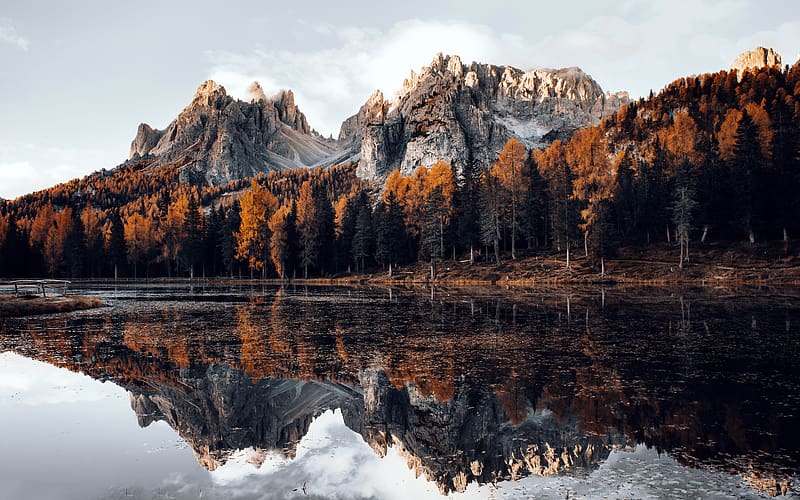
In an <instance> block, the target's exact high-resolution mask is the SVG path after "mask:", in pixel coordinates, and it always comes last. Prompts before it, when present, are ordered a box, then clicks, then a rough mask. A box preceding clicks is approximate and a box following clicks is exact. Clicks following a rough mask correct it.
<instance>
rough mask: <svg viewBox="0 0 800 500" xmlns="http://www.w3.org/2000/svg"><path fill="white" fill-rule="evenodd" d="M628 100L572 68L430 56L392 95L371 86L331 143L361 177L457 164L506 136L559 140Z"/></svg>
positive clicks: (495, 147)
mask: <svg viewBox="0 0 800 500" xmlns="http://www.w3.org/2000/svg"><path fill="white" fill-rule="evenodd" d="M628 102H630V99H629V97H628V95H627V93H624V92H620V93H617V94H610V93H604V92H603V90H602V89H601V88H600V85H598V84H597V82H595V81H594V80H593V79H592V78H591V77H590V76H589V75H587V74H586V73H584V72H583V71H582V70H581V69H580V68H575V67H573V68H565V69H558V70H552V69H534V70H530V71H522V70H520V69H517V68H513V67H510V66H505V67H500V66H494V65H491V64H479V63H475V62H473V63H471V64H469V65H465V64H463V63H462V62H461V59H460V58H459V57H458V56H442V55H441V54H438V55H437V56H436V57H435V58H434V59H433V61H432V62H431V64H430V66H428V67H424V68H422V70H421V72H420V73H419V74H416V73H414V72H413V71H412V72H411V76H410V77H409V78H408V79H406V80H405V81H404V83H403V90H402V91H401V92H400V93H399V94H398V95H397V98H396V99H395V100H394V101H391V102H390V101H388V100H386V99H385V98H384V96H383V94H382V93H381V92H380V91H377V92H375V93H374V94H373V95H372V96H371V97H370V98H369V99H368V100H367V102H366V103H365V104H364V105H363V106H362V107H361V109H360V110H359V112H358V113H357V114H356V115H354V116H352V117H350V118H348V119H347V120H345V122H344V123H343V124H342V128H341V130H340V133H339V141H340V142H341V143H343V145H345V147H348V148H350V149H351V151H353V153H354V154H355V155H356V157H357V158H360V159H359V168H358V173H359V175H360V176H361V177H364V178H368V179H374V178H381V177H384V176H385V175H386V174H388V173H389V172H390V171H391V170H394V169H400V170H401V171H402V172H403V173H404V174H407V173H409V172H410V171H411V170H413V169H414V168H415V167H416V166H418V165H431V164H433V163H435V162H436V161H439V160H444V161H447V162H449V163H450V164H452V165H453V166H454V167H455V168H456V169H459V168H460V167H462V166H463V165H464V164H465V163H466V162H467V161H471V160H476V161H478V162H481V163H484V164H485V163H491V162H493V161H494V160H495V158H496V157H497V154H498V153H499V151H500V149H502V147H503V145H504V144H505V143H506V141H507V140H508V139H509V138H510V137H516V138H518V139H520V140H522V141H523V142H524V143H525V144H526V145H527V146H529V147H539V146H546V145H548V144H549V143H551V142H552V141H553V140H555V139H567V138H569V137H570V136H571V135H572V133H573V132H574V131H575V130H577V129H579V128H582V127H585V126H588V125H593V124H597V123H598V122H599V121H600V120H601V119H602V118H604V117H606V116H609V115H611V114H613V113H615V112H616V111H618V110H619V109H620V108H621V106H622V105H623V104H626V103H628Z"/></svg>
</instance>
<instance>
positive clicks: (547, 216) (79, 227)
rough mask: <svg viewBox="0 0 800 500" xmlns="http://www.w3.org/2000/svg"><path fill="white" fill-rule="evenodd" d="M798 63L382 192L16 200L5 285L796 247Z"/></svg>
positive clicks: (260, 188)
mask: <svg viewBox="0 0 800 500" xmlns="http://www.w3.org/2000/svg"><path fill="white" fill-rule="evenodd" d="M798 124H800V66H799V65H795V66H794V67H793V68H791V69H789V68H788V67H786V68H785V69H775V68H765V69H761V70H757V71H747V72H743V73H737V72H736V71H731V72H725V71H723V72H719V73H715V74H708V75H702V76H696V77H689V78H684V79H680V80H677V81H675V82H673V83H672V84H670V85H669V86H667V87H666V88H665V89H663V90H662V91H661V92H660V93H659V94H658V95H650V96H649V97H648V98H647V99H640V100H638V101H636V102H633V103H631V104H629V105H627V106H624V107H623V108H622V109H621V110H620V111H619V112H618V113H616V114H615V115H613V116H610V117H609V118H606V119H605V120H603V121H602V122H601V123H600V124H599V125H597V126H594V127H589V128H584V129H580V130H577V131H576V132H575V133H574V134H573V135H572V137H571V138H570V139H569V140H566V141H558V140H557V141H555V142H553V143H552V144H551V145H550V146H549V147H547V148H546V149H536V150H529V149H527V148H526V147H525V145H524V144H523V143H521V142H519V141H517V140H516V139H513V138H512V139H510V140H509V141H508V142H507V144H506V146H505V148H504V149H503V150H502V151H501V152H500V154H499V155H498V157H497V159H496V161H495V162H494V163H492V164H488V165H486V164H479V163H477V162H474V161H466V162H465V164H464V165H463V166H461V167H459V168H458V169H454V168H453V167H452V166H451V165H449V164H447V163H444V162H438V163H435V164H433V165H431V166H428V167H424V166H421V167H418V168H417V169H416V170H415V171H413V172H412V173H410V174H409V175H403V174H401V172H400V171H394V172H392V173H391V174H390V175H389V176H388V178H387V179H386V180H385V183H383V184H382V185H374V184H369V183H367V182H365V181H363V180H361V179H359V178H358V177H357V176H356V168H355V165H352V164H344V165H336V166H332V167H328V168H314V169H294V170H284V171H279V172H271V173H269V174H266V175H264V174H260V175H258V176H256V177H253V178H251V179H247V180H240V181H235V182H232V183H230V184H227V185H223V186H213V187H212V186H208V185H202V184H189V183H186V182H182V181H181V177H180V175H179V171H180V167H181V166H182V165H166V166H164V165H162V166H157V167H156V166H152V165H150V164H148V162H147V160H139V159H137V160H131V161H128V162H126V163H125V164H123V165H121V166H119V167H118V168H116V169H114V170H110V171H106V170H104V171H101V172H97V173H94V174H92V175H90V176H88V177H86V178H83V179H80V180H74V181H70V182H68V183H65V184H61V185H58V186H55V187H53V188H50V189H47V190H44V191H40V192H37V193H33V194H30V195H26V196H23V197H20V198H18V199H16V200H11V201H4V202H2V205H0V257H1V258H0V276H6V277H26V276H30V277H44V276H49V277H72V278H78V277H86V278H90V277H93V278H100V277H113V276H118V277H137V278H143V277H160V276H164V277H189V276H193V277H198V276H207V277H211V276H243V277H251V276H252V277H269V278H293V277H296V278H300V277H327V276H336V275H341V274H343V273H348V272H349V273H369V272H378V271H380V272H389V273H391V272H392V269H395V268H396V267H397V266H402V265H406V264H409V263H414V262H418V261H424V262H429V261H430V262H435V261H440V260H447V259H459V260H467V259H469V260H470V261H478V260H481V261H491V262H495V263H500V262H502V261H504V260H513V259H517V258H519V256H520V255H523V254H524V255H530V254H531V253H536V252H539V253H547V254H557V255H560V256H561V257H560V258H563V261H564V265H565V266H569V265H570V254H573V255H581V256H585V257H588V259H589V260H590V262H592V263H593V264H594V265H596V266H598V267H599V266H600V265H601V263H602V261H603V259H604V258H611V257H613V256H615V254H616V253H617V252H618V250H619V249H620V248H623V247H635V246H647V245H652V244H654V243H656V242H658V243H659V244H665V243H666V244H669V245H672V247H674V253H675V262H676V264H678V265H680V266H682V265H683V264H684V263H685V262H686V261H687V258H688V257H689V255H690V252H691V251H692V249H694V248H700V247H702V246H703V245H705V244H709V243H710V242H717V243H720V242H722V243H734V242H735V243H739V242H744V243H746V244H757V243H761V242H764V241H775V242H785V245H786V248H787V249H788V246H789V242H790V241H791V238H793V237H797V236H798V235H800V196H798V192H799V191H800V127H799V126H798Z"/></svg>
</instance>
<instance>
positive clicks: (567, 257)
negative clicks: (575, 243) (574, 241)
mask: <svg viewBox="0 0 800 500" xmlns="http://www.w3.org/2000/svg"><path fill="white" fill-rule="evenodd" d="M567 269H569V245H567Z"/></svg>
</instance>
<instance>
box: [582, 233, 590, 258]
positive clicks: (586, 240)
mask: <svg viewBox="0 0 800 500" xmlns="http://www.w3.org/2000/svg"><path fill="white" fill-rule="evenodd" d="M583 256H584V257H588V256H589V231H584V232H583Z"/></svg>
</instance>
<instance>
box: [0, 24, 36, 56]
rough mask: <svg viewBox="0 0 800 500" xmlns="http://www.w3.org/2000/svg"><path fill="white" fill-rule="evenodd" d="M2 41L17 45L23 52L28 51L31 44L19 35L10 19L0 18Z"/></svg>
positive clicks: (0, 36) (0, 38)
mask: <svg viewBox="0 0 800 500" xmlns="http://www.w3.org/2000/svg"><path fill="white" fill-rule="evenodd" d="M0 41H3V42H6V43H10V44H11V45H16V46H17V47H19V48H20V49H22V50H28V46H29V45H30V44H31V42H30V41H28V40H27V39H26V38H23V37H22V36H20V35H19V33H17V29H16V28H15V27H14V25H13V24H11V20H10V19H6V18H0Z"/></svg>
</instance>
